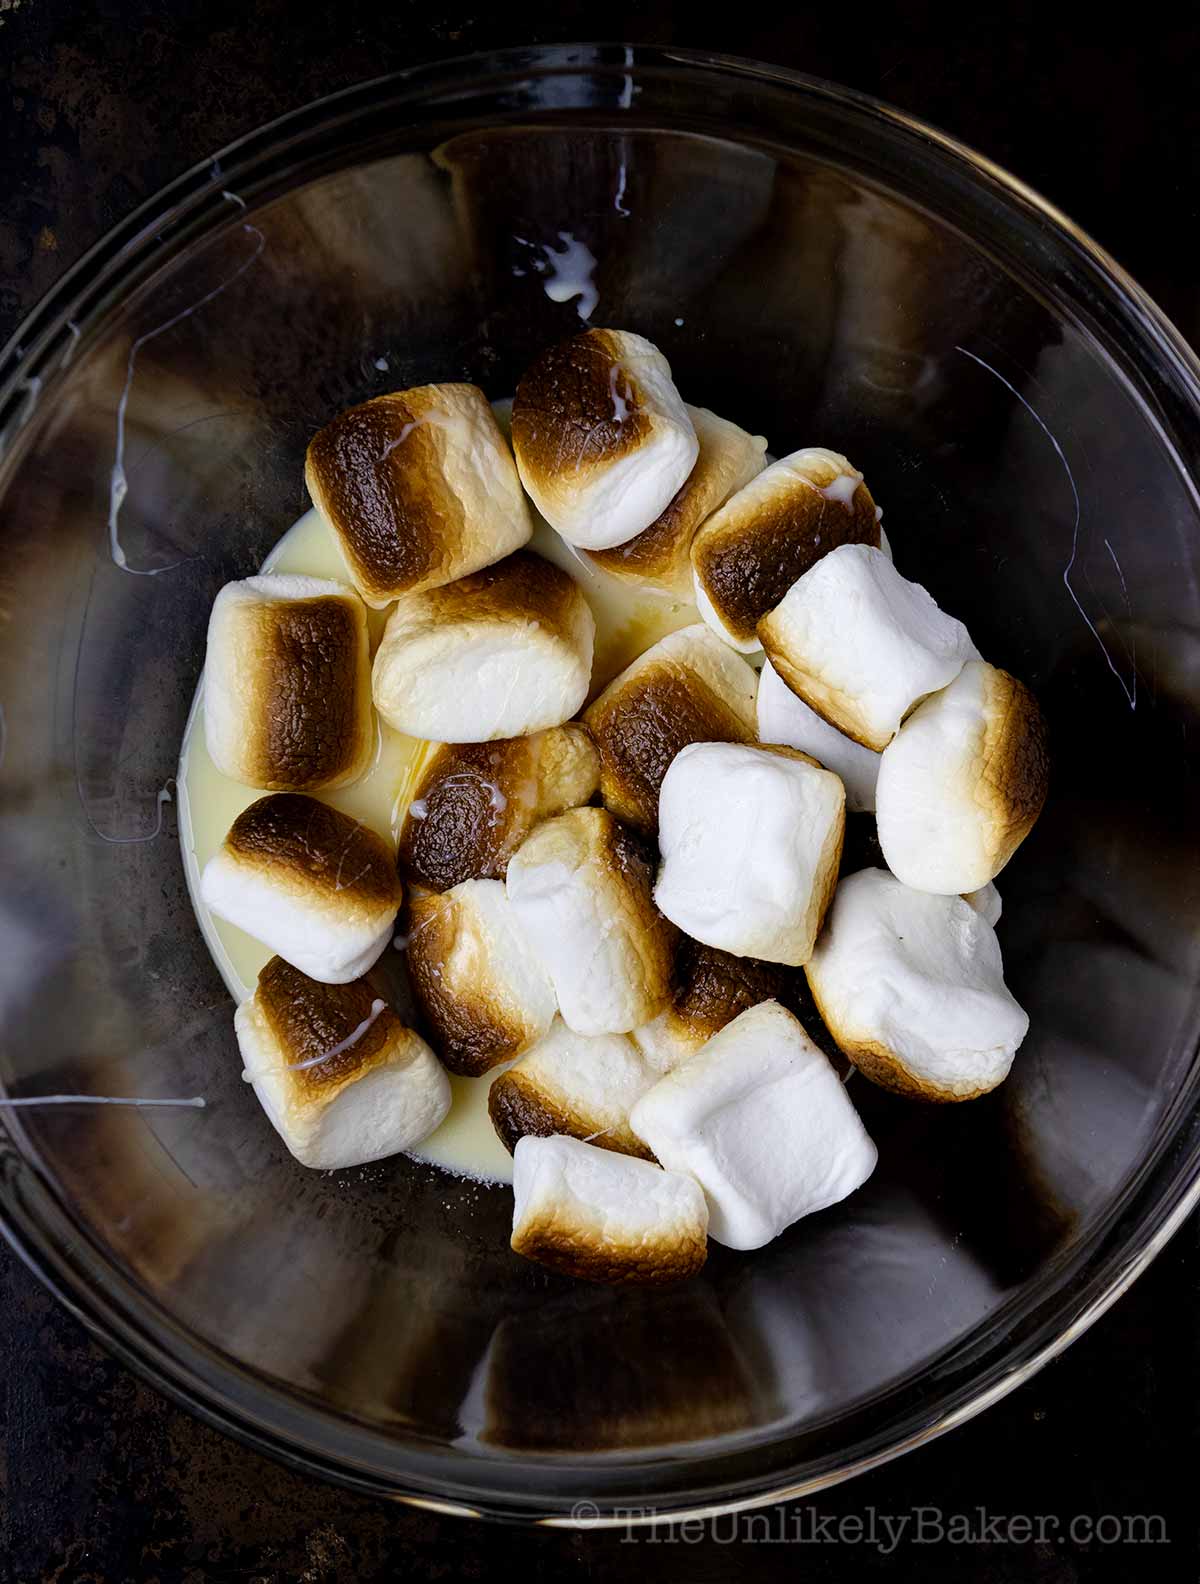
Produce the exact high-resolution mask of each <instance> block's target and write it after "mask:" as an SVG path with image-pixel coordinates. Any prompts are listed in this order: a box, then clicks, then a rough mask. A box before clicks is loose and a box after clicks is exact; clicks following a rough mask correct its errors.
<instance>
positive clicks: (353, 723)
mask: <svg viewBox="0 0 1200 1584" xmlns="http://www.w3.org/2000/svg"><path fill="white" fill-rule="evenodd" d="M369 655H370V650H369V643H368V634H367V613H366V611H365V610H364V609H363V604H362V601H361V600H360V599H359V597H358V595H357V594H356V593H355V592H354V590H353V589H352V588H348V587H347V586H346V585H345V584H344V583H334V582H330V581H328V580H326V579H324V578H310V577H294V576H290V575H283V574H281V573H264V574H263V575H262V576H260V577H252V578H245V579H243V580H242V581H241V582H239V583H226V585H225V587H224V588H223V589H222V590H221V591H220V593H219V594H218V595H217V597H216V599H215V600H214V601H213V608H212V614H211V615H210V617H209V620H208V650H207V654H206V656H205V662H204V740H205V745H206V747H207V748H208V752H209V755H210V757H211V759H212V762H213V763H214V764H215V765H216V767H217V769H218V770H219V771H220V772H221V774H222V775H227V776H229V777H231V779H232V780H234V781H240V782H241V783H242V784H243V785H244V786H252V787H261V788H262V789H263V790H264V791H278V792H317V791H321V790H322V789H324V788H329V787H339V786H345V785H346V784H347V783H348V782H350V781H357V779H358V778H359V776H361V775H362V773H363V772H364V770H365V769H366V768H367V765H368V764H369V763H370V759H371V754H372V752H373V751H374V747H375V726H374V721H373V720H372V717H371V681H370V676H371V673H370V658H369Z"/></svg>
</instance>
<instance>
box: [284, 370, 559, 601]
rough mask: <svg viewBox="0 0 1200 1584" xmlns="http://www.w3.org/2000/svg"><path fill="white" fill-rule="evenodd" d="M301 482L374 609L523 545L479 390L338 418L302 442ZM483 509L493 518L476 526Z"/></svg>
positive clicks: (416, 393) (520, 509)
mask: <svg viewBox="0 0 1200 1584" xmlns="http://www.w3.org/2000/svg"><path fill="white" fill-rule="evenodd" d="M305 479H306V482H307V484H308V489H309V493H310V495H311V496H312V499H313V504H314V505H315V506H316V507H317V509H318V510H319V511H320V512H321V514H322V516H323V517H324V518H325V519H326V521H327V522H328V523H329V525H330V527H331V528H332V529H333V531H334V533H335V534H336V535H337V538H338V540H339V542H340V544H341V547H342V552H343V554H344V555H345V557H346V561H347V564H348V566H349V568H350V572H351V576H352V577H353V579H354V582H355V584H356V585H357V587H358V588H359V589H360V590H361V592H362V594H363V596H364V597H365V598H366V599H367V600H368V601H369V602H370V603H372V604H376V605H378V604H386V603H387V601H388V600H389V599H392V598H394V597H395V596H396V595H398V594H403V593H410V592H415V591H417V590H419V589H424V588H432V587H434V586H435V585H437V584H439V583H447V582H449V581H450V580H451V579H453V578H456V577H460V576H462V575H463V574H464V573H466V572H472V571H474V570H475V569H476V568H477V567H481V566H486V565H487V564H488V562H489V561H492V560H495V559H496V558H497V557H498V556H502V555H504V554H505V553H506V552H507V551H509V550H513V549H515V548H516V547H517V545H519V544H523V543H524V542H525V540H527V539H528V537H529V532H530V524H529V521H528V516H527V512H526V508H525V506H524V503H523V501H522V500H521V497H520V491H519V485H518V481H517V476H516V470H515V468H514V466H513V461H512V457H511V455H510V454H509V450H508V447H507V445H506V444H505V441H504V436H503V434H502V433H501V431H500V427H499V425H498V424H497V423H496V419H495V416H494V414H493V413H492V410H491V407H490V406H489V404H488V400H487V398H486V396H485V395H484V394H483V392H482V391H481V390H480V389H479V388H478V386H475V385H465V384H448V385H421V386H416V387H414V388H413V389H412V390H407V391H400V392H398V393H396V394H394V395H387V396H376V397H374V398H373V399H372V400H371V401H368V402H363V403H362V405H361V406H359V407H351V408H350V409H349V410H348V411H347V412H344V413H340V414H339V415H338V416H337V417H336V418H334V419H333V420H332V421H331V422H330V423H327V424H326V425H325V427H324V429H322V430H321V431H320V432H319V433H318V434H317V435H316V436H314V438H313V440H312V442H311V443H310V445H309V448H308V457H307V461H306V465H305ZM488 506H491V507H493V508H494V511H495V517H494V520H492V519H491V518H488V519H486V520H482V521H481V520H479V519H480V516H481V513H482V512H483V510H484V508H485V507H488Z"/></svg>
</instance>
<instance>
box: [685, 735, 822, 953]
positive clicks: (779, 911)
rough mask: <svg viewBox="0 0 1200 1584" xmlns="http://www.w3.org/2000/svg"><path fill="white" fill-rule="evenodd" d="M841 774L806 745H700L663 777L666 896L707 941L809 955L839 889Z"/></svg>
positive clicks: (738, 949)
mask: <svg viewBox="0 0 1200 1584" xmlns="http://www.w3.org/2000/svg"><path fill="white" fill-rule="evenodd" d="M844 827H845V792H844V790H843V787H842V783H841V781H839V779H838V778H837V776H835V775H834V774H833V773H832V772H831V771H829V770H823V769H822V768H821V766H820V765H818V764H817V763H816V762H815V760H812V759H809V758H808V757H807V756H806V755H805V754H801V753H797V752H796V750H795V749H794V748H776V747H743V746H741V745H740V744H737V743H693V744H692V745H691V747H688V748H685V749H684V750H683V752H682V753H680V754H678V755H677V756H676V758H675V759H674V761H673V762H672V764H671V768H670V769H669V770H668V771H667V773H666V776H665V777H664V778H663V784H662V796H661V798H660V800H659V826H658V844H659V848H660V849H661V852H662V860H663V861H662V868H661V869H660V870H659V876H658V885H657V886H656V887H655V891H654V900H655V902H656V903H657V904H658V906H659V908H660V910H661V911H662V912H663V913H664V914H665V915H666V917H667V918H669V919H670V920H671V922H672V923H673V924H677V925H678V926H679V928H680V929H681V930H684V931H685V932H686V933H687V934H688V935H691V936H692V937H693V938H694V939H696V940H699V941H703V942H704V943H705V945H706V946H717V947H720V949H721V950H722V951H728V952H734V953H736V954H737V955H738V956H739V957H761V958H763V959H764V961H766V962H773V963H791V964H792V965H793V966H794V967H799V966H801V965H802V964H803V963H806V962H807V961H808V958H809V956H810V954H811V952H812V949H813V943H814V941H815V940H816V938H817V932H818V931H819V930H820V928H821V920H822V919H823V918H824V916H825V909H826V908H827V907H828V905H829V901H830V898H831V897H832V896H833V889H834V886H835V885H836V884H837V873H838V861H839V858H840V857H841V851H842V834H843V830H844Z"/></svg>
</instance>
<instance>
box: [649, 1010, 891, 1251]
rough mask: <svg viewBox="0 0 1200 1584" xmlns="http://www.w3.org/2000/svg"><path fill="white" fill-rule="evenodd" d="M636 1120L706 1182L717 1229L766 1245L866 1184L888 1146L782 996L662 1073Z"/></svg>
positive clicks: (658, 1147) (673, 1162) (674, 1165)
mask: <svg viewBox="0 0 1200 1584" xmlns="http://www.w3.org/2000/svg"><path fill="white" fill-rule="evenodd" d="M630 1125H631V1126H632V1128H633V1130H634V1132H635V1133H636V1134H637V1135H638V1137H639V1138H641V1139H644V1140H645V1142H646V1143H647V1144H648V1145H649V1146H650V1148H651V1149H652V1150H653V1151H654V1153H655V1155H656V1156H657V1157H658V1159H659V1160H660V1161H661V1162H662V1164H663V1165H664V1166H665V1167H666V1168H667V1170H668V1171H678V1172H686V1173H688V1174H689V1175H690V1176H692V1177H694V1178H695V1179H696V1181H697V1182H698V1183H699V1184H700V1186H701V1187H702V1188H703V1189H704V1194H705V1198H706V1199H707V1200H708V1211H709V1232H710V1234H711V1236H712V1237H714V1238H715V1239H716V1241H717V1242H718V1243H724V1244H725V1245H726V1246H727V1247H728V1248H738V1249H751V1248H761V1246H762V1245H763V1244H764V1243H769V1242H770V1240H771V1239H772V1238H774V1237H778V1235H779V1233H780V1232H782V1231H783V1230H784V1228H785V1227H789V1226H791V1225H792V1223H793V1222H794V1221H798V1220H799V1219H800V1217H801V1216H806V1215H812V1214H813V1213H814V1212H815V1211H817V1210H823V1209H825V1208H826V1206H828V1205H832V1204H836V1203H837V1202H838V1201H839V1200H840V1199H844V1198H845V1197H846V1195H847V1194H850V1193H853V1192H854V1190H855V1189H856V1188H858V1187H861V1185H862V1184H863V1183H864V1182H866V1180H867V1178H868V1177H869V1176H870V1175H871V1173H872V1171H874V1169H875V1162H876V1159H877V1153H876V1149H875V1146H874V1144H873V1143H872V1142H871V1139H870V1138H869V1136H868V1134H867V1131H866V1129H865V1128H864V1127H863V1125H862V1122H861V1121H860V1119H859V1116H858V1113H857V1112H856V1111H855V1109H854V1106H853V1105H852V1104H851V1101H850V1098H849V1096H848V1095H847V1093H846V1090H845V1087H844V1085H843V1084H842V1081H841V1079H840V1078H839V1077H838V1075H837V1073H836V1071H835V1070H834V1068H833V1066H832V1064H831V1063H830V1062H829V1060H828V1059H827V1058H826V1057H825V1056H823V1055H822V1053H821V1052H820V1051H819V1050H818V1049H817V1047H816V1046H815V1045H814V1044H813V1043H812V1041H811V1040H810V1039H809V1037H808V1035H807V1034H806V1033H805V1032H804V1030H803V1028H802V1027H801V1026H800V1023H799V1022H798V1021H797V1020H796V1019H795V1018H794V1017H793V1016H792V1014H791V1013H790V1012H787V1011H785V1010H784V1008H783V1007H781V1006H780V1005H779V1004H778V1002H775V1001H764V1002H763V1003H762V1004H761V1005H759V1006H755V1007H751V1008H750V1009H749V1011H747V1012H743V1013H742V1014H741V1016H740V1017H736V1018H734V1020H733V1022H732V1023H728V1024H726V1026H725V1027H724V1028H723V1029H722V1030H721V1032H720V1033H719V1034H715V1035H714V1036H713V1037H712V1039H711V1040H709V1042H708V1044H707V1045H706V1046H705V1047H704V1049H703V1050H701V1051H700V1052H699V1053H698V1054H697V1055H695V1056H693V1057H692V1058H691V1059H690V1060H689V1061H686V1062H684V1063H683V1065H682V1066H681V1067H677V1068H676V1069H675V1071H674V1072H672V1073H669V1074H668V1075H667V1077H665V1078H662V1079H660V1080H659V1082H658V1083H657V1084H655V1086H654V1088H653V1089H651V1090H650V1091H649V1092H648V1093H647V1094H645V1095H643V1096H642V1098H641V1099H640V1100H639V1101H638V1103H637V1104H636V1105H635V1106H634V1108H633V1111H632V1112H631V1113H630Z"/></svg>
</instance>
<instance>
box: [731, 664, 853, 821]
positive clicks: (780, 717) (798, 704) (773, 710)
mask: <svg viewBox="0 0 1200 1584" xmlns="http://www.w3.org/2000/svg"><path fill="white" fill-rule="evenodd" d="M758 740H759V742H761V743H782V744H783V746H784V747H785V748H798V749H799V750H800V752H801V753H806V754H811V755H812V757H813V758H814V759H816V760H817V761H818V763H820V764H823V765H824V766H825V768H826V770H832V771H833V773H834V775H837V776H841V778H842V785H843V786H844V787H845V788H846V807H847V809H849V810H850V812H851V813H852V814H862V813H867V814H871V813H874V811H875V781H876V778H877V776H878V775H879V755H878V754H877V753H875V752H874V751H873V750H872V749H870V748H864V747H863V746H862V744H861V743H856V742H855V741H854V739H853V737H847V736H846V735H845V734H844V733H843V732H840V731H838V729H837V727H836V726H831V725H830V724H829V722H828V721H825V720H822V719H821V717H820V716H819V715H818V714H817V712H816V711H815V710H811V709H809V707H808V705H807V704H806V703H805V702H804V700H803V699H802V698H797V697H796V695H795V694H794V693H793V692H792V690H791V688H790V687H788V685H787V683H786V682H785V681H783V679H782V678H781V677H780V676H779V675H778V674H777V673H776V671H775V668H774V666H772V664H771V662H770V661H769V660H768V661H767V663H766V664H765V665H764V666H763V668H762V672H761V674H760V676H759V679H758Z"/></svg>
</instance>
